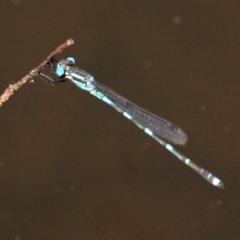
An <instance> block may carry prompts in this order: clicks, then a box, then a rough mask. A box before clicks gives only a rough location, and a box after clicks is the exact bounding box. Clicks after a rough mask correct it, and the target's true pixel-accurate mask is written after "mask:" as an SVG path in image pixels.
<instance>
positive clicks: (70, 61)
mask: <svg viewBox="0 0 240 240" xmlns="http://www.w3.org/2000/svg"><path fill="white" fill-rule="evenodd" d="M67 61H68V66H73V65H74V64H75V58H73V57H68V58H67Z"/></svg>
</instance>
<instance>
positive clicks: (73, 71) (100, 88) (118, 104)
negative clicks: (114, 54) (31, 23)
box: [40, 57, 224, 188]
mask: <svg viewBox="0 0 240 240" xmlns="http://www.w3.org/2000/svg"><path fill="white" fill-rule="evenodd" d="M54 61H56V60H55V59H53V60H52V62H51V63H49V64H50V67H51V69H52V64H53V62H54ZM74 64H75V59H74V58H72V57H69V58H67V59H66V60H65V59H63V60H61V61H60V62H58V63H57V67H56V69H55V70H53V69H52V73H53V74H54V76H48V75H46V74H44V73H40V75H41V76H42V77H43V78H44V80H46V81H48V82H50V83H51V84H52V85H57V84H60V83H63V82H65V81H67V80H69V81H71V82H73V83H74V84H76V85H77V86H78V87H79V88H81V89H83V90H86V91H88V92H89V93H91V94H92V95H93V96H95V97H97V98H99V99H100V100H102V101H103V102H105V103H107V104H108V105H110V106H111V107H113V108H115V109H116V110H117V111H118V112H120V113H122V115H123V116H124V117H126V118H127V119H129V120H130V121H132V122H133V123H135V124H136V125H137V126H138V127H139V128H141V129H143V131H144V132H145V133H147V134H148V135H149V136H151V137H152V138H154V139H155V140H156V141H157V142H159V143H160V144H161V145H162V146H164V147H165V148H166V149H167V150H168V151H169V152H171V153H172V154H173V155H175V156H176V157H177V158H178V159H179V160H181V161H182V162H184V163H185V164H186V165H187V166H189V167H190V168H192V169H193V170H194V171H195V172H197V173H198V174H199V175H200V176H202V177H203V178H204V179H205V180H207V181H208V182H209V183H211V184H212V185H214V186H216V187H219V188H223V187H224V184H223V182H222V181H221V180H220V179H218V178H217V177H215V176H214V175H213V174H212V173H210V172H209V171H207V170H205V169H204V168H202V167H200V166H198V165H197V164H196V163H194V162H193V161H191V160H190V159H189V158H187V157H186V156H184V155H183V154H181V153H180V152H178V151H177V150H176V149H175V148H174V147H173V146H172V145H170V144H169V143H168V142H166V141H165V140H167V141H169V142H172V143H174V144H178V145H184V144H185V143H186V142H187V135H186V134H185V133H184V131H183V130H182V129H181V128H179V127H178V126H176V125H175V124H173V123H171V122H169V121H167V120H165V119H163V118H161V117H159V116H157V115H155V114H153V113H150V112H148V111H146V110H145V109H143V108H141V107H139V106H137V105H136V104H134V103H132V102H130V101H129V100H127V99H126V98H124V97H122V96H120V95H119V94H117V93H116V92H114V91H113V90H112V89H110V88H108V87H106V86H104V85H102V84H100V83H99V82H97V81H96V80H95V79H94V77H93V76H92V75H91V74H89V73H87V72H85V71H83V70H80V69H78V68H77V67H75V66H74ZM163 139H165V140H163Z"/></svg>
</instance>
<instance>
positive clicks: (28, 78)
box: [0, 39, 74, 107]
mask: <svg viewBox="0 0 240 240" xmlns="http://www.w3.org/2000/svg"><path fill="white" fill-rule="evenodd" d="M72 44H74V40H73V39H68V40H67V41H66V42H65V43H63V44H62V45H60V46H59V47H58V48H57V49H56V50H54V51H53V52H52V53H51V54H50V55H49V56H48V57H47V58H46V59H45V60H44V61H43V62H42V63H41V64H40V65H39V66H37V67H36V68H34V69H33V70H32V71H31V72H30V73H28V74H27V75H26V76H25V77H23V78H22V79H21V80H20V81H18V82H17V83H15V84H13V85H9V86H8V87H7V88H6V90H5V91H4V93H3V94H2V95H1V97H0V107H1V106H2V105H3V103H4V102H6V101H7V100H8V99H9V98H10V96H11V95H12V94H13V93H14V92H15V91H17V90H18V89H19V88H20V87H21V86H22V85H23V84H25V83H27V82H29V81H31V80H32V79H33V77H34V76H37V75H38V74H39V72H40V71H41V70H43V69H44V68H45V67H46V65H47V64H48V63H49V61H50V60H51V59H52V58H53V57H54V56H56V55H57V54H59V53H60V52H62V51H63V50H64V49H65V48H67V47H69V46H70V45H72Z"/></svg>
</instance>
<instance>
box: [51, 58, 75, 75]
mask: <svg viewBox="0 0 240 240" xmlns="http://www.w3.org/2000/svg"><path fill="white" fill-rule="evenodd" d="M74 63H75V59H74V58H73V57H68V58H67V59H66V60H65V59H63V60H61V61H60V62H59V63H58V64H57V67H56V70H55V73H56V74H57V75H58V76H59V77H62V76H64V75H68V71H69V70H70V69H71V68H72V67H73V65H74Z"/></svg>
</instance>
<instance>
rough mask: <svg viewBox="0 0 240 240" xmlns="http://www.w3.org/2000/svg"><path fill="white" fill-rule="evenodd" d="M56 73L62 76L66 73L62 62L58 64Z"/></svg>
mask: <svg viewBox="0 0 240 240" xmlns="http://www.w3.org/2000/svg"><path fill="white" fill-rule="evenodd" d="M55 72H56V74H57V75H58V76H59V77H61V76H63V75H64V74H65V69H64V67H63V66H62V64H58V65H57V67H56V71H55Z"/></svg>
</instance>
